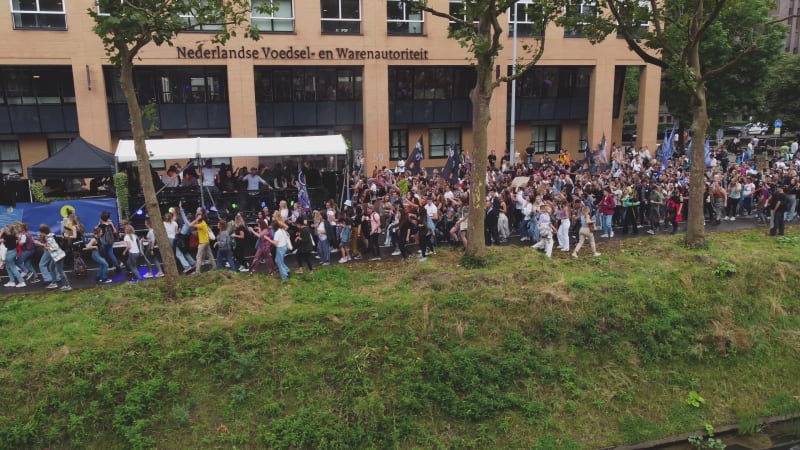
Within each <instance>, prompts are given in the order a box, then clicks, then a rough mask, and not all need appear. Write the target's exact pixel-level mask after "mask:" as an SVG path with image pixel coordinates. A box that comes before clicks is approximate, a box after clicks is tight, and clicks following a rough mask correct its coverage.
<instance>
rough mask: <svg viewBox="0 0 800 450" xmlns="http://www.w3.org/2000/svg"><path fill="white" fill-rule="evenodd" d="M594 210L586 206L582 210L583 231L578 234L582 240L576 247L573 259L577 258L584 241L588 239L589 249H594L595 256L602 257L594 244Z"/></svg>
mask: <svg viewBox="0 0 800 450" xmlns="http://www.w3.org/2000/svg"><path fill="white" fill-rule="evenodd" d="M591 213H592V210H591V208H589V207H588V206H584V207H583V208H581V229H580V231H579V232H578V236H580V239H579V240H578V245H577V246H575V250H574V251H573V252H572V257H573V258H577V257H578V252H579V251H580V249H581V247H583V241H584V240H586V239H588V240H589V247H590V248H591V249H592V253H594V256H600V253H597V249H596V248H595V243H594V233H593V231H594V219H592V217H591Z"/></svg>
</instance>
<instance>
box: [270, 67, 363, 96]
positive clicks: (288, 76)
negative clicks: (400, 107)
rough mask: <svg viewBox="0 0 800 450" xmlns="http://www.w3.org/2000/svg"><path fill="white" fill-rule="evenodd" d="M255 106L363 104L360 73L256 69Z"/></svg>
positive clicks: (347, 69)
mask: <svg viewBox="0 0 800 450" xmlns="http://www.w3.org/2000/svg"><path fill="white" fill-rule="evenodd" d="M255 85H256V86H255V87H256V103H272V102H333V101H352V100H361V70H360V69H349V68H341V69H329V68H310V69H268V68H256V69H255Z"/></svg>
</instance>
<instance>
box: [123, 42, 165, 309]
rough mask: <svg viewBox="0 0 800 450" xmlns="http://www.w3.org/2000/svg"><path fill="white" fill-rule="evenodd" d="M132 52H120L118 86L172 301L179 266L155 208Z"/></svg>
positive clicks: (157, 209) (157, 208) (158, 211)
mask: <svg viewBox="0 0 800 450" xmlns="http://www.w3.org/2000/svg"><path fill="white" fill-rule="evenodd" d="M132 58H133V55H130V54H129V53H127V52H125V54H123V52H122V51H121V52H120V59H121V64H120V69H121V75H120V80H119V81H120V86H121V87H122V92H124V94H125V101H126V102H127V103H128V113H129V114H130V116H131V133H132V134H133V146H134V150H135V151H136V166H137V168H138V169H139V181H140V183H141V186H142V192H143V193H144V200H145V206H146V208H147V214H148V215H149V217H150V223H151V225H152V227H153V232H154V233H155V235H156V243H157V244H158V248H159V249H160V253H161V260H162V261H163V266H164V273H165V275H166V277H165V278H166V279H165V284H166V288H167V291H166V298H167V299H169V300H174V299H175V298H176V297H177V295H176V293H177V289H176V286H177V283H178V266H177V265H176V264H175V254H174V253H173V252H172V246H171V245H170V243H169V237H167V230H166V228H164V221H163V220H162V218H161V210H160V209H159V207H158V198H157V197H156V189H155V187H154V186H153V175H152V172H151V169H150V158H149V157H148V155H147V147H146V145H145V131H144V125H143V123H142V109H141V108H140V107H139V102H138V100H137V99H136V91H135V90H134V84H133V60H132Z"/></svg>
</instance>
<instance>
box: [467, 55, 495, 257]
mask: <svg viewBox="0 0 800 450" xmlns="http://www.w3.org/2000/svg"><path fill="white" fill-rule="evenodd" d="M492 69H493V67H492V64H491V62H490V63H489V64H480V63H479V64H478V67H477V72H478V77H477V78H478V79H477V81H476V83H475V87H474V88H473V89H472V91H470V93H469V97H470V99H471V100H472V146H473V151H472V173H471V174H470V182H469V223H468V241H467V254H468V255H472V256H477V257H481V258H482V257H484V256H486V242H485V241H484V218H485V202H486V166H487V165H488V160H487V159H486V158H487V152H486V147H487V144H488V139H487V128H488V127H489V121H490V120H492V118H491V115H490V114H489V103H490V102H491V100H492V91H493V89H492Z"/></svg>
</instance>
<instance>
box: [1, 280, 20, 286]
mask: <svg viewBox="0 0 800 450" xmlns="http://www.w3.org/2000/svg"><path fill="white" fill-rule="evenodd" d="M3 286H5V287H17V283H14V282H13V281H9V282H8V283H6V284H4V285H3Z"/></svg>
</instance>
